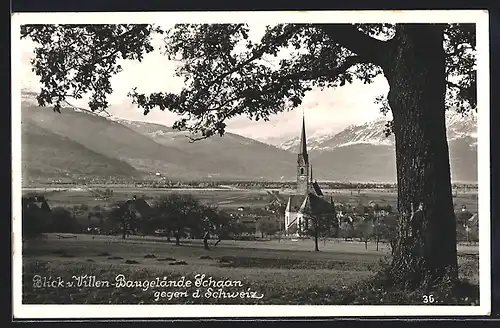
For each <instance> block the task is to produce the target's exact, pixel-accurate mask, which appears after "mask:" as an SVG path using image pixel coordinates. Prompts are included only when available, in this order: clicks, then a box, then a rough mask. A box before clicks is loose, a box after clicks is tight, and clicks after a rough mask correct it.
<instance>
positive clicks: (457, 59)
mask: <svg viewBox="0 0 500 328" xmlns="http://www.w3.org/2000/svg"><path fill="white" fill-rule="evenodd" d="M397 28H398V25H392V24H335V25H333V24H320V25H319V24H279V25H275V26H268V27H267V28H266V31H265V33H264V35H263V36H262V38H261V39H260V40H259V41H255V40H252V38H251V37H250V28H249V26H247V25H246V24H178V25H175V27H174V28H172V29H170V30H169V31H167V32H164V31H162V30H161V29H159V28H158V27H155V26H152V25H24V26H22V28H21V37H22V38H31V39H32V40H33V41H34V42H35V43H36V44H37V46H36V48H35V55H36V56H35V58H34V59H33V61H32V64H33V69H34V71H35V73H36V74H37V75H38V76H39V77H40V81H41V83H42V90H41V92H40V95H39V96H38V102H39V104H40V105H42V106H43V105H51V104H53V105H54V109H55V110H58V109H59V107H60V104H61V102H63V101H65V100H67V98H69V97H74V98H82V96H83V95H84V94H86V93H90V95H91V97H90V102H89V108H90V109H91V110H92V111H103V110H105V109H106V108H107V106H108V102H107V100H106V97H107V95H109V94H110V93H111V92H112V87H111V83H110V78H111V76H113V75H114V74H117V73H119V72H120V71H121V66H120V64H119V60H121V59H136V60H139V61H140V60H142V58H143V56H144V55H145V54H147V53H150V52H152V51H153V50H154V49H153V47H152V45H151V37H152V35H153V34H154V33H163V34H164V38H165V47H164V49H163V50H164V53H165V55H167V56H168V57H169V58H170V59H172V60H176V61H178V62H179V63H180V65H179V66H178V68H177V71H176V75H177V76H180V77H183V78H184V82H185V86H184V88H183V90H182V91H181V92H180V93H171V92H168V91H166V92H159V93H152V94H149V95H147V94H142V93H140V92H138V91H137V89H134V90H133V91H131V92H130V94H129V95H130V96H131V98H132V101H133V102H134V103H135V104H137V105H138V106H139V107H140V108H142V109H143V110H144V113H145V114H147V113H148V112H150V111H151V110H152V109H153V108H159V109H160V110H169V111H171V112H174V113H176V114H178V115H180V116H181V117H182V118H181V119H180V120H178V121H177V122H176V123H175V124H174V127H176V128H178V129H182V130H188V131H191V132H193V133H196V134H197V135H198V137H193V140H197V139H199V138H207V137H210V136H212V135H214V134H220V135H222V134H224V132H225V128H226V121H227V120H228V119H230V118H232V117H235V116H239V115H245V116H247V117H249V118H250V119H253V120H261V119H262V120H268V119H269V118H270V116H272V115H273V114H276V113H278V112H281V111H284V110H290V109H293V108H295V107H297V106H299V105H300V104H301V103H302V100H303V97H304V96H305V94H306V92H307V91H309V90H311V89H312V88H314V87H319V88H325V87H336V86H343V85H345V84H346V83H352V82H353V81H355V80H360V81H362V82H363V83H372V82H373V80H374V78H375V77H376V76H377V75H379V74H382V73H383V70H382V69H381V66H383V65H384V58H385V57H386V56H384V54H387V53H388V52H390V51H391V47H392V44H391V41H392V40H393V36H394V34H395V32H396V29H397ZM444 36H445V37H444V43H443V47H444V50H445V52H446V67H447V70H446V75H447V97H446V99H447V105H448V107H449V108H453V109H455V110H458V111H460V112H463V113H466V112H467V111H469V110H471V109H475V108H476V73H475V46H476V40H475V25H474V24H448V25H446V27H445V28H444ZM374 101H376V102H378V103H380V104H381V110H382V111H384V112H387V111H388V110H389V106H388V103H387V101H386V98H385V95H381V96H380V97H378V98H377V99H374ZM388 129H389V130H391V122H389V123H388Z"/></svg>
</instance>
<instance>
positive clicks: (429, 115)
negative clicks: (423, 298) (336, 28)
mask: <svg viewBox="0 0 500 328" xmlns="http://www.w3.org/2000/svg"><path fill="white" fill-rule="evenodd" d="M391 43H392V45H393V47H392V51H391V53H390V54H388V58H389V60H388V62H387V64H386V65H384V66H385V67H383V69H384V73H385V75H386V77H387V79H388V82H389V86H390V91H389V94H388V101H389V105H390V107H391V110H392V113H393V118H394V135H395V139H396V167H397V184H398V211H399V215H400V216H401V219H400V221H399V227H398V228H399V231H398V239H397V242H396V245H395V250H394V254H393V255H394V257H393V263H392V274H391V277H392V278H393V279H394V280H395V281H394V282H396V283H404V284H405V285H407V286H408V285H409V284H411V285H412V286H416V285H419V284H422V283H424V282H436V281H439V280H440V279H441V278H443V277H445V276H446V275H447V274H448V275H449V276H450V278H452V279H454V278H456V277H457V253H456V228H455V215H454V209H453V199H452V190H451V179H450V163H449V153H448V143H447V139H446V125H445V104H444V101H445V57H444V55H445V54H444V50H443V26H442V25H437V24H401V25H397V28H396V35H395V37H394V39H393V40H392V41H391ZM419 204H421V211H417V213H416V214H415V215H413V216H411V212H412V206H413V207H414V209H415V210H417V208H418V207H419ZM411 218H413V219H412V220H411ZM410 221H412V222H410Z"/></svg>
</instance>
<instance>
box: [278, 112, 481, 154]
mask: <svg viewBox="0 0 500 328" xmlns="http://www.w3.org/2000/svg"><path fill="white" fill-rule="evenodd" d="M387 122H388V120H387V119H386V118H385V117H379V118H378V119H376V120H374V121H369V122H366V123H364V124H361V125H350V126H348V127H346V128H345V129H344V130H342V131H340V132H338V133H333V134H323V133H318V132H316V133H314V134H312V135H311V136H308V137H307V144H308V148H309V150H311V151H328V150H332V149H334V148H337V147H345V146H350V145H354V144H366V145H376V146H393V145H394V136H393V135H391V136H389V137H386V136H385V133H384V128H385V125H386V124H387ZM446 125H447V134H448V141H451V140H459V139H464V138H467V139H469V138H470V139H471V146H473V145H475V143H476V140H477V122H476V118H475V117H474V116H471V115H469V116H462V114H459V113H456V112H451V111H448V112H447V114H446ZM299 142H300V138H299V137H298V136H297V137H294V138H292V139H289V140H287V141H285V142H283V143H281V144H279V146H278V147H279V148H282V149H285V150H289V151H295V149H298V146H299Z"/></svg>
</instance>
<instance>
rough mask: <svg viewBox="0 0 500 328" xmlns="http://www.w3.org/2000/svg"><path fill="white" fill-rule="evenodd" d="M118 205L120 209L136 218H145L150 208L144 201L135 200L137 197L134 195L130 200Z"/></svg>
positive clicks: (141, 199) (140, 199)
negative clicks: (125, 210) (124, 209)
mask: <svg viewBox="0 0 500 328" xmlns="http://www.w3.org/2000/svg"><path fill="white" fill-rule="evenodd" d="M118 205H119V206H120V207H121V208H126V209H127V210H128V211H130V212H131V213H133V214H134V215H135V216H136V217H137V218H141V217H144V216H147V215H148V213H150V211H151V208H152V206H151V204H149V203H148V202H147V201H146V200H145V199H143V198H137V196H135V195H134V197H132V199H129V200H127V201H125V202H122V203H119V204H118Z"/></svg>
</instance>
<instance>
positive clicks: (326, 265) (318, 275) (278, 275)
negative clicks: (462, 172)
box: [23, 187, 479, 305]
mask: <svg viewBox="0 0 500 328" xmlns="http://www.w3.org/2000/svg"><path fill="white" fill-rule="evenodd" d="M29 191H30V190H25V192H29ZM31 191H33V190H31ZM37 192H39V194H45V196H46V197H47V199H48V201H49V204H50V206H51V207H52V208H54V207H57V206H63V207H70V206H72V205H79V204H86V205H88V206H89V207H90V208H92V207H93V206H96V205H101V206H103V205H107V204H110V203H112V202H114V201H118V200H125V199H128V198H131V197H132V196H133V195H137V196H139V197H140V196H142V195H146V196H148V197H158V196H161V195H163V194H166V193H171V192H178V193H191V194H193V195H194V196H195V197H197V198H198V199H199V200H200V201H202V202H204V203H216V204H218V206H219V208H237V207H239V206H246V207H261V208H262V207H264V206H266V205H267V204H269V202H270V201H271V200H272V199H273V196H271V195H269V194H268V193H267V192H266V191H265V190H238V189H231V188H228V189H219V190H214V189H205V190H204V189H193V190H186V189H184V190H165V189H146V188H144V189H141V188H133V187H120V188H113V196H112V197H111V198H110V199H107V200H103V199H101V198H99V197H97V196H96V195H93V194H92V193H91V192H89V191H88V190H62V191H48V192H47V191H44V190H43V189H42V190H37ZM326 192H327V193H328V194H331V195H332V196H333V197H334V199H335V201H336V202H337V203H352V204H355V203H358V202H359V200H360V198H361V197H362V198H363V202H368V201H370V200H375V201H376V202H383V203H386V204H391V205H392V206H394V207H395V206H396V202H397V195H396V194H395V193H394V192H393V191H385V190H361V191H360V192H359V193H358V191H357V190H356V191H350V190H327V191H326ZM281 194H282V195H283V196H284V197H283V198H286V192H281ZM454 202H455V207H456V208H457V209H459V208H460V207H461V206H462V205H466V206H467V208H468V209H469V210H470V211H472V212H475V211H477V192H475V193H470V192H467V193H466V192H460V191H458V192H457V193H456V194H455V197H454ZM67 237H68V238H61V237H60V236H58V235H56V234H47V235H44V236H43V237H42V238H39V239H37V240H28V241H26V242H24V245H23V303H25V304H167V303H175V304H189V303H196V304H221V303H222V304H325V305H326V304H394V305H396V304H423V303H422V295H424V294H429V293H433V294H434V298H435V299H436V302H437V303H439V304H464V305H471V304H476V305H477V304H478V302H479V300H478V293H479V291H478V276H479V269H478V246H463V245H459V246H458V251H459V259H458V260H459V267H460V268H459V271H460V277H461V279H462V281H463V282H464V285H463V286H462V287H461V288H459V290H453V291H450V290H449V289H447V288H448V287H446V286H444V287H442V288H441V287H439V288H438V289H436V290H432V291H428V290H426V291H423V290H417V291H412V292H408V291H402V290H394V289H388V288H386V287H385V285H384V280H383V278H381V277H380V276H379V275H378V274H377V272H380V270H381V269H382V268H383V267H384V266H386V264H387V262H388V261H390V258H389V255H390V247H389V245H386V244H383V243H381V244H380V245H379V250H378V251H377V250H376V246H375V244H374V243H373V242H371V243H370V242H369V243H368V245H367V248H366V249H365V244H364V243H359V242H356V241H344V240H328V241H326V242H323V241H321V243H320V245H319V248H320V252H314V251H313V249H314V242H313V241H312V240H300V241H293V240H281V241H278V240H267V241H262V240H261V241H226V240H225V241H222V242H221V243H220V244H219V245H217V246H216V247H214V246H211V249H210V250H204V249H203V245H202V242H201V241H199V240H182V241H181V244H182V245H181V246H175V244H174V243H173V242H172V243H170V242H167V241H166V239H164V238H161V237H151V236H147V237H141V236H131V237H130V238H128V239H126V240H122V239H121V238H120V237H119V236H101V235H96V236H91V235H68V236H67ZM210 243H211V245H213V243H214V241H211V242H210ZM120 274H122V275H124V277H126V279H128V280H130V281H151V280H155V279H156V278H157V277H158V278H159V280H162V279H163V277H167V278H165V279H166V280H169V281H177V280H178V279H181V278H182V277H184V279H185V280H189V281H191V282H192V283H193V284H194V282H195V281H196V280H195V276H196V274H205V276H206V279H208V278H209V277H211V278H212V279H213V280H214V281H227V280H230V281H240V282H241V285H238V286H236V287H234V286H233V287H224V288H223V291H224V292H225V293H226V294H225V295H222V294H220V293H219V294H217V293H216V294H214V293H208V292H209V290H208V289H207V288H211V287H210V286H209V287H204V286H201V288H199V289H200V293H201V296H200V297H193V293H194V292H195V291H196V290H197V289H198V288H197V287H196V286H189V287H187V286H184V287H157V288H153V287H150V288H146V290H144V289H145V288H144V287H143V285H141V286H138V285H135V286H129V287H119V288H118V287H113V286H112V285H110V286H109V287H106V286H101V287H91V286H88V287H85V286H83V285H82V286H77V284H76V283H74V284H73V285H72V286H70V285H66V286H65V287H64V288H63V287H42V288H35V287H34V284H33V281H34V280H33V279H34V277H35V276H36V275H39V276H41V277H47V278H48V277H52V279H53V280H54V279H58V277H60V279H62V281H64V282H65V283H70V282H72V281H73V282H75V279H76V278H77V277H83V276H85V275H87V277H88V276H95V279H97V280H98V281H108V282H109V283H110V284H111V283H114V282H115V280H116V277H117V276H118V275H120ZM73 276H75V278H73ZM218 289H219V287H217V286H215V288H213V289H212V292H214V291H215V292H217V291H218ZM176 291H177V294H175V292H176ZM237 292H243V294H238V295H239V296H237V297H233V296H231V295H235V294H231V295H229V294H228V293H237ZM252 292H253V294H252ZM207 293H208V294H207ZM245 293H246V294H245ZM228 295H229V296H228ZM249 295H250V296H249ZM224 296H226V297H224ZM261 296H262V297H261Z"/></svg>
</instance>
